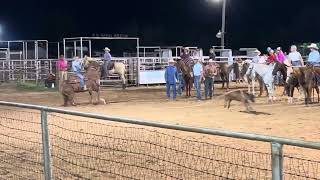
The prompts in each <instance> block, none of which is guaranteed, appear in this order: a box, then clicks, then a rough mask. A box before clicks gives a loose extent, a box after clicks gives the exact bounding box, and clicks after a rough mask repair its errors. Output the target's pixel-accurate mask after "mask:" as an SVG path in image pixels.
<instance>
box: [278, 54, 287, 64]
mask: <svg viewBox="0 0 320 180" xmlns="http://www.w3.org/2000/svg"><path fill="white" fill-rule="evenodd" d="M277 56H278V62H280V63H281V64H283V63H284V61H285V60H286V56H285V55H284V53H283V52H282V51H280V52H279V53H278V55H277Z"/></svg>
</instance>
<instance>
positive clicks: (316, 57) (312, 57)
mask: <svg viewBox="0 0 320 180" xmlns="http://www.w3.org/2000/svg"><path fill="white" fill-rule="evenodd" d="M308 62H312V63H320V54H319V51H312V52H310V54H309V57H308Z"/></svg>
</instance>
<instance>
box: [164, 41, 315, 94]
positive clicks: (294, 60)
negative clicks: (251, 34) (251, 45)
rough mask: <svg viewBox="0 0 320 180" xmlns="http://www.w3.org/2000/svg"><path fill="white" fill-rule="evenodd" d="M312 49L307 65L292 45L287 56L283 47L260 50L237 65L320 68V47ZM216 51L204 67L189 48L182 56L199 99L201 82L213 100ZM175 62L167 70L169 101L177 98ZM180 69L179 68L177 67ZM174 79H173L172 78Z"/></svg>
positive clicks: (179, 75) (179, 77) (180, 78)
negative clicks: (253, 64) (281, 65)
mask: <svg viewBox="0 0 320 180" xmlns="http://www.w3.org/2000/svg"><path fill="white" fill-rule="evenodd" d="M308 48H309V49H310V54H309V56H308V59H307V61H306V64H305V62H304V60H303V58H302V56H301V54H300V52H298V50H297V46H295V45H292V46H291V48H290V53H289V54H287V53H285V52H283V50H282V48H281V47H278V48H276V49H275V50H273V49H272V48H270V47H268V48H267V53H266V54H263V55H262V53H261V52H260V51H259V50H255V51H254V54H255V55H254V57H253V58H252V60H246V61H242V60H237V62H235V63H258V64H267V65H270V64H271V65H272V64H275V63H279V64H285V65H286V66H287V67H303V66H305V65H311V66H320V54H319V47H318V46H317V44H315V43H312V44H311V45H310V46H308ZM215 57H216V55H215V51H214V49H210V55H209V61H208V63H207V65H205V66H203V64H202V62H200V61H199V59H192V58H191V57H190V50H189V49H188V48H184V49H183V52H182V55H181V57H180V58H181V61H183V62H184V64H186V65H188V66H190V67H191V68H192V72H191V73H192V76H194V77H193V78H194V86H195V89H196V92H197V99H198V100H202V99H201V85H200V84H201V80H203V81H204V84H205V98H206V99H207V98H210V99H211V98H212V94H213V90H214V77H215V76H216V75H218V74H220V71H221V68H219V67H220V65H219V63H217V62H216V61H217V60H216V59H215ZM175 63H176V62H175V61H173V60H170V61H169V64H170V65H169V67H168V68H167V70H166V75H165V79H166V83H167V97H168V99H175V98H176V92H175V91H176V90H175V89H174V88H173V96H171V95H170V94H171V93H170V89H172V86H173V85H175V83H176V82H175V81H174V82H173V81H170V76H171V77H174V76H175V75H174V71H172V70H171V69H174V68H173V67H174V66H175ZM177 67H178V66H177ZM176 71H177V75H176V76H177V80H178V82H179V85H178V94H179V95H181V94H182V91H183V90H184V89H185V87H184V85H185V82H184V78H183V77H184V76H185V75H184V74H183V71H182V69H181V68H179V67H178V68H176ZM287 73H288V74H287V77H290V74H289V73H290V72H287ZM171 79H172V78H171ZM282 81H283V80H282V75H281V74H280V73H279V72H278V73H277V75H276V77H275V81H274V82H275V84H280V83H281V82H282Z"/></svg>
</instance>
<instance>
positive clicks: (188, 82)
mask: <svg viewBox="0 0 320 180" xmlns="http://www.w3.org/2000/svg"><path fill="white" fill-rule="evenodd" d="M176 66H177V68H179V69H180V70H181V72H182V76H183V79H184V82H185V88H186V96H187V97H191V88H192V84H193V70H192V68H191V67H190V66H189V65H187V64H186V63H185V62H184V61H183V60H178V61H177V63H176Z"/></svg>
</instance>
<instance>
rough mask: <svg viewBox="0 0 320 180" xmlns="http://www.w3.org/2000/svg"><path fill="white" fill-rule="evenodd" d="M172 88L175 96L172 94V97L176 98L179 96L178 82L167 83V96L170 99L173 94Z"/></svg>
mask: <svg viewBox="0 0 320 180" xmlns="http://www.w3.org/2000/svg"><path fill="white" fill-rule="evenodd" d="M171 88H172V91H173V96H172V99H176V97H177V86H176V84H168V83H167V97H168V99H170V97H171V96H170V94H171Z"/></svg>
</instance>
